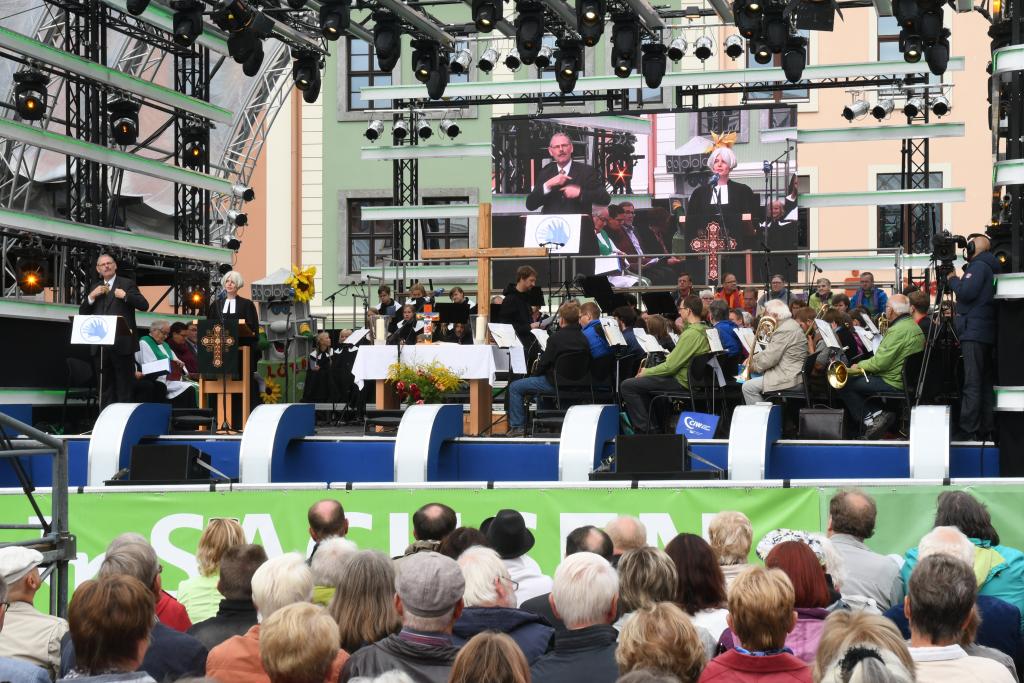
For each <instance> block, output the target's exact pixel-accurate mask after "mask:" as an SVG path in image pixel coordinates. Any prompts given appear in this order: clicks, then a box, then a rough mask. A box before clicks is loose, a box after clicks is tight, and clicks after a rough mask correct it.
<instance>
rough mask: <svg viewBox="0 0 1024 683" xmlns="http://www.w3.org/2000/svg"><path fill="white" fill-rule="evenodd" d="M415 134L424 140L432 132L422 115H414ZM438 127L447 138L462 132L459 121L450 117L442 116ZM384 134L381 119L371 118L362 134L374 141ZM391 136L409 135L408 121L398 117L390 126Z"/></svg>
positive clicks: (397, 137)
mask: <svg viewBox="0 0 1024 683" xmlns="http://www.w3.org/2000/svg"><path fill="white" fill-rule="evenodd" d="M415 127H416V135H418V136H419V138H420V139H421V140H426V139H428V138H430V137H431V136H432V135H433V134H434V129H433V127H432V126H431V125H430V121H429V120H428V119H426V118H424V117H422V116H417V117H416V122H415ZM438 129H439V130H440V131H441V132H442V133H444V134H445V136H447V137H448V138H457V137H458V136H459V134H460V133H461V132H462V129H461V128H460V127H459V122H458V121H457V120H455V119H453V118H451V117H448V116H446V117H444V118H442V119H441V122H440V123H439V124H438ZM383 134H384V121H383V120H381V119H373V120H371V121H370V122H369V123H368V124H367V125H366V131H365V132H364V133H363V135H364V136H365V137H366V139H367V140H369V141H370V142H376V141H377V140H379V139H380V136H381V135H383ZM391 136H392V137H393V138H394V139H395V140H405V139H406V138H407V137H409V123H408V121H406V120H405V119H399V120H398V121H395V123H394V124H393V125H392V126H391Z"/></svg>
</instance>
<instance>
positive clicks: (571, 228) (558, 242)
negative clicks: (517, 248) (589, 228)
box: [523, 214, 581, 254]
mask: <svg viewBox="0 0 1024 683" xmlns="http://www.w3.org/2000/svg"><path fill="white" fill-rule="evenodd" d="M580 218H581V217H580V215H579V214H566V215H561V214H549V215H538V214H531V215H529V216H527V217H526V232H525V233H524V234H523V246H524V247H547V248H548V249H549V250H550V252H551V253H552V254H578V253H580Z"/></svg>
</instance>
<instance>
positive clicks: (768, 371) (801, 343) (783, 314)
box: [743, 299, 807, 405]
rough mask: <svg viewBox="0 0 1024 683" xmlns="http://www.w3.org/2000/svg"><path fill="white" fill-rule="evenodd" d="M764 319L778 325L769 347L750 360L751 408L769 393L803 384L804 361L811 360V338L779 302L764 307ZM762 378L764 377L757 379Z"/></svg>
mask: <svg viewBox="0 0 1024 683" xmlns="http://www.w3.org/2000/svg"><path fill="white" fill-rule="evenodd" d="M764 315H766V316H768V317H769V318H773V319H774V320H775V322H776V327H775V332H773V333H772V336H771V339H770V340H769V341H768V345H767V346H766V347H765V348H764V349H763V350H759V351H756V352H755V353H753V354H751V356H750V358H749V359H747V365H748V366H749V367H750V372H751V379H748V380H747V381H746V382H744V383H743V400H744V401H746V403H747V405H752V404H754V403H759V402H761V401H763V400H764V394H765V392H772V391H782V390H783V389H789V388H791V387H795V386H797V385H798V384H800V381H801V379H800V373H801V372H803V368H804V360H805V359H806V358H807V338H806V336H805V335H804V331H803V328H801V327H800V325H799V324H798V323H797V322H796V321H795V320H793V314H792V313H790V311H789V306H787V305H786V304H785V303H783V302H782V301H779V300H778V299H772V300H771V301H769V302H768V303H767V304H765V307H764ZM755 374H759V375H760V377H754V375H755Z"/></svg>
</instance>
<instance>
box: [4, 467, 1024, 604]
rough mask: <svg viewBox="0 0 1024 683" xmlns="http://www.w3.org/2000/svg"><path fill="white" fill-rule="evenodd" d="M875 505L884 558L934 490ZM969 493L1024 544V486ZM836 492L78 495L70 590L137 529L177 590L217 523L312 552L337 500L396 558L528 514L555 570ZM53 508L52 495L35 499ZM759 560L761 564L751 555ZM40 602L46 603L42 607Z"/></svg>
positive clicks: (810, 503)
mask: <svg viewBox="0 0 1024 683" xmlns="http://www.w3.org/2000/svg"><path fill="white" fill-rule="evenodd" d="M865 490H866V491H867V492H869V493H870V494H871V495H873V496H874V497H875V499H876V501H877V503H878V525H877V526H878V528H877V531H876V534H875V536H874V537H873V538H872V539H870V540H869V541H868V544H869V545H870V546H871V547H872V548H874V549H875V550H877V551H878V552H882V553H897V554H902V553H903V552H904V551H905V550H906V549H907V548H909V547H913V546H915V545H916V544H917V540H918V539H919V538H920V537H921V536H922V535H923V534H924V533H926V532H927V531H928V530H929V529H930V528H931V522H932V518H933V517H934V511H935V498H936V496H937V495H938V493H939V492H941V491H942V490H944V489H943V488H941V487H938V486H912V485H908V486H895V487H884V488H883V487H877V488H871V487H867V488H866V489H865ZM971 490H972V492H973V493H975V495H977V496H978V497H979V498H980V499H982V500H983V501H984V502H985V503H986V504H988V505H989V507H990V509H991V510H992V513H993V518H994V521H995V524H996V527H997V528H999V529H1001V530H1002V531H1003V532H1004V533H1005V534H1006V535H1005V536H1004V537H1003V539H1002V540H1003V543H1004V544H1006V545H1012V546H1015V547H1021V546H1024V531H1021V530H1018V529H1017V528H1016V524H1015V523H1014V521H1015V520H1016V519H1017V517H1018V516H1019V515H1018V511H1019V500H1020V495H1021V492H1022V491H1021V488H1020V487H1018V486H999V485H986V486H978V487H973V488H972V489H971ZM834 492H835V489H830V488H789V489H781V488H720V487H709V488H687V489H671V488H665V489H657V488H646V489H507V490H502V489H496V490H493V489H492V490H467V489H430V490H411V489H388V490H363V491H359V490H357V491H341V490H332V491H326V490H288V489H270V490H262V491H232V492H208V491H204V492H163V493H160V492H155V493H127V492H119V491H111V492H104V493H86V494H73V495H71V496H70V499H69V516H70V520H71V531H72V533H74V534H75V535H76V536H77V539H78V556H77V558H76V560H75V561H74V562H72V569H71V572H72V581H73V583H72V585H78V584H80V583H81V582H83V581H85V580H86V579H88V578H90V577H92V576H94V575H95V574H96V572H97V570H98V569H99V566H100V564H101V563H102V561H103V551H104V549H105V548H106V546H107V544H108V543H109V542H110V540H111V539H113V538H114V537H115V536H117V535H118V534H121V533H124V532H126V531H134V532H137V533H140V534H142V535H143V536H145V537H146V538H148V539H149V540H150V542H151V543H152V544H153V546H154V547H155V548H156V550H157V554H158V555H159V556H160V559H161V562H162V564H163V568H164V570H163V574H162V578H163V582H164V587H165V589H167V590H170V591H172V592H173V591H174V590H175V589H176V588H177V585H178V583H179V582H180V581H181V580H182V579H184V578H186V577H187V576H191V575H195V574H196V573H197V571H198V570H197V566H196V562H195V549H196V545H197V544H198V541H199V536H200V534H201V533H202V529H203V528H204V526H205V525H206V523H207V522H208V520H209V519H210V518H211V517H233V518H237V519H238V520H239V521H240V522H241V524H242V526H243V528H244V529H245V533H246V538H248V539H250V540H251V541H252V542H254V543H260V544H262V545H263V546H264V547H265V548H266V549H267V553H268V554H269V555H271V556H275V555H278V554H280V553H283V552H291V551H295V552H299V553H302V554H304V555H308V553H309V550H310V548H311V545H312V542H311V540H310V538H309V533H308V529H307V522H306V511H307V510H308V508H309V506H310V505H311V504H312V503H314V502H315V501H317V500H320V499H322V498H327V497H330V498H335V499H337V500H339V501H341V503H342V505H343V506H344V507H345V513H346V516H347V517H348V518H349V520H350V527H351V528H350V532H349V538H350V539H351V540H352V541H354V542H356V543H357V544H358V545H359V547H361V548H374V549H378V550H381V551H383V552H385V553H387V554H389V555H392V556H394V555H399V554H401V553H402V551H403V550H404V548H405V547H406V545H407V544H408V543H410V542H411V540H412V522H411V520H412V513H413V512H415V510H416V509H417V508H419V507H420V506H421V505H424V504H426V503H430V502H443V503H446V504H448V505H450V506H451V507H453V508H454V509H455V510H456V512H457V513H458V514H459V516H460V523H461V524H463V525H468V526H479V524H480V522H482V521H483V520H484V519H485V518H487V517H489V516H492V515H493V514H494V513H495V512H496V511H497V510H499V509H502V508H514V509H517V510H519V511H521V512H522V513H523V515H524V517H525V518H526V520H527V525H528V526H529V527H530V528H531V529H533V533H534V535H535V538H536V544H535V546H534V548H533V550H532V551H531V552H530V556H531V557H533V558H534V559H535V560H536V561H537V562H538V563H539V564H540V566H541V568H542V569H543V570H544V571H545V573H548V574H550V573H552V572H553V571H554V569H555V567H556V566H557V565H558V562H559V561H560V559H561V557H562V553H563V552H564V544H565V541H564V539H565V537H566V535H568V533H569V532H570V531H572V530H573V529H575V528H577V527H579V526H583V525H585V524H594V525H596V526H603V525H604V524H605V523H606V522H607V521H609V520H610V519H612V518H613V517H615V516H617V515H635V516H637V517H639V518H640V519H641V520H642V521H643V522H644V524H645V525H646V526H647V530H648V537H649V540H650V542H651V543H656V544H657V545H658V546H662V547H663V546H664V545H665V544H666V543H668V541H669V540H671V539H672V538H673V537H674V536H675V535H676V534H677V533H681V532H691V533H697V534H705V532H706V529H707V524H708V522H709V520H710V518H711V516H712V515H714V514H715V513H717V512H720V511H722V510H739V511H742V512H743V513H745V514H746V515H747V516H748V517H749V518H750V519H751V520H752V522H753V525H754V543H755V545H756V543H757V540H759V539H760V538H761V537H762V536H763V535H764V534H765V533H766V532H767V531H770V530H771V529H775V528H778V527H789V528H794V529H805V530H808V531H823V530H824V529H825V528H826V525H827V520H828V502H829V499H830V497H831V496H832V494H833V493H834ZM38 500H39V503H40V506H41V507H42V509H43V510H44V511H45V510H47V509H48V507H49V498H48V497H47V496H39V497H38ZM0 519H4V520H7V521H9V522H11V523H25V522H30V521H33V520H34V518H33V516H32V509H31V507H30V506H29V504H28V501H27V500H26V499H25V498H24V496H22V495H14V494H11V495H0ZM16 533H17V532H4V535H3V536H2V537H0V540H15V539H18V538H21V539H24V538H25V536H24V533H25V532H21V534H22V535H20V536H17V535H14V534H16ZM752 560H754V561H756V558H753V557H752ZM42 593H43V591H41V592H40V595H39V596H37V600H38V604H40V605H44V604H45V602H44V600H45V599H46V598H45V596H44V595H42Z"/></svg>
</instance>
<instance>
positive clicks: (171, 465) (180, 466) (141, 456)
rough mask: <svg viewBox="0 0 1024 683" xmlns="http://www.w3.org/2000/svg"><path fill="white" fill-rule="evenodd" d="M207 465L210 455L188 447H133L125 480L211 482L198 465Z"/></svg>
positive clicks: (159, 445) (156, 445)
mask: <svg viewBox="0 0 1024 683" xmlns="http://www.w3.org/2000/svg"><path fill="white" fill-rule="evenodd" d="M199 461H202V462H205V463H206V464H207V465H209V464H210V456H209V455H208V454H206V453H203V452H202V451H200V450H199V449H198V448H196V447H195V446H189V445H187V444H182V445H174V444H149V445H139V446H134V447H133V448H132V455H131V461H130V466H129V467H130V469H129V475H128V481H133V482H140V481H146V482H172V481H173V482H186V481H204V482H208V481H210V471H209V470H207V469H206V468H204V467H203V466H202V465H200V464H198V462H199Z"/></svg>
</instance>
